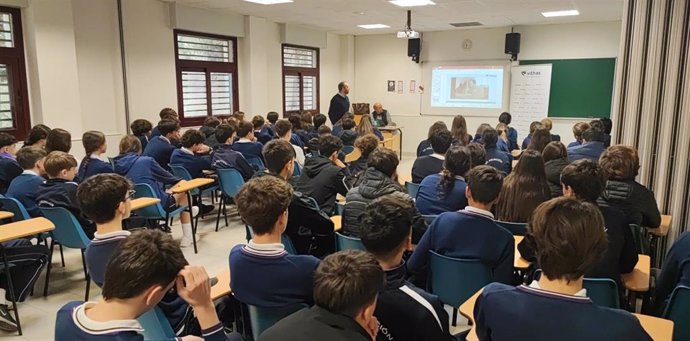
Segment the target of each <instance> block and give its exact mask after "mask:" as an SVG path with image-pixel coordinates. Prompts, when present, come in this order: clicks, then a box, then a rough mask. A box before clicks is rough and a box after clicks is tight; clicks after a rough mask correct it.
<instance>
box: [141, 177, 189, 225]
mask: <svg viewBox="0 0 690 341" xmlns="http://www.w3.org/2000/svg"><path fill="white" fill-rule="evenodd" d="M134 191H135V192H136V193H134V198H158V196H156V193H154V192H153V188H151V186H150V185H149V184H136V185H134ZM159 199H160V198H159ZM186 209H187V206H181V207H178V208H176V209H175V210H173V211H172V212H168V211H166V210H165V209H164V208H163V205H161V203H160V202H159V203H156V204H155V205H150V206H146V207H142V208H140V209H138V210H136V211H134V212H133V213H135V214H136V215H137V216H140V217H142V218H146V219H151V220H155V221H159V220H162V221H164V224H165V225H164V226H165V230H166V231H170V224H169V222H170V220H171V218H174V217H177V216H179V215H180V214H181V213H182V212H184V210H186Z"/></svg>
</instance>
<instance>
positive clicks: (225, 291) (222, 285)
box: [211, 269, 232, 301]
mask: <svg viewBox="0 0 690 341" xmlns="http://www.w3.org/2000/svg"><path fill="white" fill-rule="evenodd" d="M216 278H218V283H216V285H214V286H212V287H211V299H212V300H214V301H215V300H217V299H219V298H221V297H223V296H227V295H229V294H230V293H231V292H232V290H230V269H225V270H223V271H221V272H219V273H218V274H216Z"/></svg>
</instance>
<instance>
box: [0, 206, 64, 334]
mask: <svg viewBox="0 0 690 341" xmlns="http://www.w3.org/2000/svg"><path fill="white" fill-rule="evenodd" d="M54 229H55V225H53V223H52V222H51V221H50V220H48V219H46V218H43V217H41V218H33V219H27V220H22V221H18V222H15V223H10V224H5V225H2V228H0V253H1V254H2V262H3V264H4V266H5V269H9V264H8V262H7V255H6V254H5V248H4V247H3V246H2V243H4V242H6V241H10V240H15V239H19V238H24V237H28V236H33V235H37V234H40V233H44V232H48V231H52V230H54ZM5 274H6V276H7V291H8V292H9V293H10V297H11V298H12V309H14V319H15V320H16V321H17V332H19V335H22V326H21V324H20V322H19V311H18V310H17V301H16V299H15V296H14V288H13V287H12V276H11V273H10V272H9V271H5Z"/></svg>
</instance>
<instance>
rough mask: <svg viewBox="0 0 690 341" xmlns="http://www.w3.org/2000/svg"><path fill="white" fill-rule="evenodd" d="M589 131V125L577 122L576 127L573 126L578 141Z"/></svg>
mask: <svg viewBox="0 0 690 341" xmlns="http://www.w3.org/2000/svg"><path fill="white" fill-rule="evenodd" d="M587 129H589V123H587V122H577V123H575V125H573V136H575V138H576V139H581V138H582V133H584V132H585V130H587Z"/></svg>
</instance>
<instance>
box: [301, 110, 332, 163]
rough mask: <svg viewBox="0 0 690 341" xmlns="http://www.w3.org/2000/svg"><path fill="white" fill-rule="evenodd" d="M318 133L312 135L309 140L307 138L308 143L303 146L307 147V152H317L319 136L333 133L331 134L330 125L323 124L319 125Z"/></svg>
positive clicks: (313, 153)
mask: <svg viewBox="0 0 690 341" xmlns="http://www.w3.org/2000/svg"><path fill="white" fill-rule="evenodd" d="M324 116H325V115H324ZM318 133H319V135H318V136H317V137H314V138H312V139H311V140H309V143H308V144H307V145H306V146H305V149H309V152H310V153H311V154H312V155H315V154H316V153H318V152H319V138H320V137H321V136H330V135H333V134H331V133H332V130H331V127H329V126H327V125H325V124H324V125H322V126H320V127H319V130H318Z"/></svg>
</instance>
